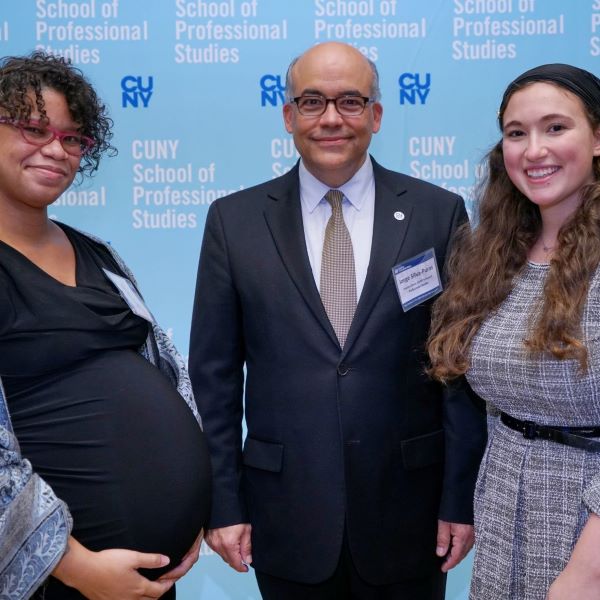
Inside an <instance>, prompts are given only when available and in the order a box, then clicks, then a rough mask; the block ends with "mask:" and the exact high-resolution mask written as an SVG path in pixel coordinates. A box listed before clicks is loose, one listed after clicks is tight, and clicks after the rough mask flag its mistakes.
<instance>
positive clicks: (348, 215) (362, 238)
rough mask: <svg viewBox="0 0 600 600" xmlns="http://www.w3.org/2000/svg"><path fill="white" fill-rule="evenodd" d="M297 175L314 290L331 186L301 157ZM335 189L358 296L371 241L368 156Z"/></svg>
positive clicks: (372, 204)
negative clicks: (351, 253)
mask: <svg viewBox="0 0 600 600" xmlns="http://www.w3.org/2000/svg"><path fill="white" fill-rule="evenodd" d="M299 177H300V204H301V207H302V222H303V224H304V237H305V239H306V249H307V251H308V258H309V260H310V266H311V268H312V272H313V277H314V278H315V283H316V284H317V289H319V288H320V282H321V258H322V254H323V241H324V240H325V228H326V227H327V221H328V220H329V217H330V216H331V205H330V204H329V202H327V200H325V194H326V193H327V192H328V191H329V190H330V189H332V188H330V187H329V186H327V185H325V184H324V183H322V182H321V181H319V180H318V179H317V178H316V177H314V175H312V174H311V173H310V172H309V171H308V170H307V168H306V167H305V166H304V163H303V162H302V160H301V161H300V168H299ZM334 189H338V190H340V191H341V192H342V194H344V199H343V201H342V212H343V214H344V221H345V223H346V227H347V228H348V231H349V233H350V238H351V240H352V249H353V251H354V270H355V273H356V297H357V299H359V298H360V294H361V292H362V289H363V287H364V284H365V279H366V277H367V269H368V267H369V259H370V257H371V243H372V241H373V220H374V215H375V179H374V177H373V164H372V162H371V159H370V158H369V157H368V156H367V159H366V160H365V162H364V163H363V164H362V166H361V167H360V169H359V170H358V171H357V172H356V173H355V174H354V176H353V177H352V179H350V180H349V181H347V182H346V183H345V184H344V185H342V186H340V187H339V188H334Z"/></svg>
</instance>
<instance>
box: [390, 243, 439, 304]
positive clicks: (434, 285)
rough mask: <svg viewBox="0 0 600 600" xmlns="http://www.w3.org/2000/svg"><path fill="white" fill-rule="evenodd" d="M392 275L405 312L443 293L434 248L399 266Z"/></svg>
mask: <svg viewBox="0 0 600 600" xmlns="http://www.w3.org/2000/svg"><path fill="white" fill-rule="evenodd" d="M392 274H393V275H394V281H395V282H396V289H397V290H398V296H400V302H401V304H402V310H404V312H407V311H409V310H410V309H411V308H413V306H417V305H418V304H421V303H422V302H425V300H429V298H432V297H433V296H435V295H436V294H439V293H440V292H441V291H442V282H441V280H440V273H439V271H438V266H437V261H436V260H435V252H434V250H433V248H429V250H425V252H421V254H417V256H413V257H412V258H409V259H408V260H405V261H403V262H401V263H399V264H397V265H396V266H395V267H394V268H393V269H392Z"/></svg>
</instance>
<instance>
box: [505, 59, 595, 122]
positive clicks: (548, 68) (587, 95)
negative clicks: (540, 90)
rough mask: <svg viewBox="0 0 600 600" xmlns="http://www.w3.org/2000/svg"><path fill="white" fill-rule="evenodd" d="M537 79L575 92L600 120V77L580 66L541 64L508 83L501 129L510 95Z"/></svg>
mask: <svg viewBox="0 0 600 600" xmlns="http://www.w3.org/2000/svg"><path fill="white" fill-rule="evenodd" d="M535 81H540V82H544V81H547V82H549V83H555V84H557V85H559V86H560V87H563V88H565V89H567V90H568V91H570V92H573V94H575V95H576V96H578V97H579V98H580V99H581V101H582V102H583V103H584V104H585V107H586V108H587V109H588V110H589V111H590V112H591V113H592V114H593V115H594V116H597V117H598V119H599V120H600V79H598V78H597V77H596V76H595V75H593V74H592V73H590V72H589V71H585V70H584V69H580V68H579V67H573V66H572V65H565V64H560V63H555V64H550V65H541V66H539V67H535V68H533V69H530V70H529V71H525V73H523V74H522V75H519V76H518V77H517V78H516V79H515V80H514V81H512V82H511V83H509V84H508V87H507V88H506V91H505V92H504V96H502V102H501V104H500V110H499V111H498V124H499V125H500V129H501V130H502V117H503V115H504V111H505V110H506V105H507V104H508V101H509V99H510V97H511V96H512V95H513V94H514V92H516V91H517V90H518V89H520V88H522V87H523V86H524V85H525V84H527V83H533V82H535Z"/></svg>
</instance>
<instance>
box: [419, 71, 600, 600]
mask: <svg viewBox="0 0 600 600" xmlns="http://www.w3.org/2000/svg"><path fill="white" fill-rule="evenodd" d="M498 118H499V125H500V130H501V132H502V139H501V140H500V141H499V142H498V143H497V144H496V145H495V147H494V148H493V149H492V150H491V152H490V153H489V155H488V157H487V176H486V179H485V181H484V182H483V183H482V185H481V187H480V189H479V194H478V197H477V200H476V208H477V214H476V224H475V226H474V228H473V230H472V231H471V230H469V229H467V228H465V229H464V230H463V231H462V233H461V236H460V239H459V241H458V244H457V246H456V251H455V252H454V255H453V257H452V259H451V261H450V264H449V277H450V284H449V285H448V288H447V289H446V291H445V292H444V294H442V296H441V297H440V298H439V299H438V301H437V303H436V305H435V310H434V318H433V324H432V331H431V336H430V340H429V354H430V357H431V374H432V375H433V376H434V377H436V378H437V379H439V380H442V381H450V380H452V379H456V378H460V377H462V376H463V375H466V378H467V380H468V381H469V383H470V385H471V386H472V388H473V389H474V391H475V392H476V393H478V394H479V395H480V396H481V397H482V398H484V399H485V400H486V401H487V404H488V410H489V420H488V421H489V439H488V445H487V450H486V454H485V456H484V459H483V462H482V465H481V469H480V473H479V479H478V484H477V489H476V496H475V546H476V550H475V559H474V570H473V578H472V583H471V598H472V600H500V599H502V600H505V599H514V600H517V599H518V600H544V599H548V600H567V599H573V598H577V600H591V599H592V598H594V599H598V598H600V516H598V515H599V514H600V268H599V263H600V183H599V181H600V80H598V79H597V78H596V77H595V76H594V75H592V74H591V73H589V72H587V71H584V70H581V69H578V68H576V67H573V66H570V65H563V64H551V65H543V66H540V67H537V68H534V69H532V70H530V71H527V72H526V73H523V74H522V75H520V76H519V77H517V79H515V80H514V81H513V82H512V83H511V84H510V85H509V86H508V88H507V89H506V91H505V93H504V97H503V98H502V103H501V105H500V110H499V117H498Z"/></svg>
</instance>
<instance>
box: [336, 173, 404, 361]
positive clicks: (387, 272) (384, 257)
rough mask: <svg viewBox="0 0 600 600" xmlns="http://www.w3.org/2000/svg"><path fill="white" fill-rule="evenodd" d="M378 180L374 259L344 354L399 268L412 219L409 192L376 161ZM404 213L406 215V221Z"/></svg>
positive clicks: (373, 247) (376, 180) (370, 262)
mask: <svg viewBox="0 0 600 600" xmlns="http://www.w3.org/2000/svg"><path fill="white" fill-rule="evenodd" d="M373 171H374V176H375V215H374V222H373V242H372V244H371V258H370V260H369V268H368V269H367V277H366V280H365V285H364V287H363V291H362V293H361V296H360V299H359V302H358V306H357V307H356V313H355V314H354V320H353V321H352V326H351V327H350V331H349V332H348V339H347V340H346V345H345V346H344V354H346V353H347V352H348V350H349V349H350V348H351V346H352V344H353V343H354V341H355V340H356V339H357V337H358V336H359V334H360V332H361V330H362V328H363V327H364V325H365V323H366V321H367V318H368V317H369V315H370V314H371V312H372V311H373V308H374V306H375V303H376V302H377V299H378V298H379V296H380V295H381V292H382V291H383V288H384V287H385V285H386V283H387V282H388V279H389V278H390V277H391V276H392V267H393V266H394V265H395V264H396V262H397V258H398V255H399V254H400V249H401V247H402V244H403V242H404V239H405V237H406V233H407V231H408V227H409V224H410V219H411V215H412V203H411V202H410V200H409V199H408V198H407V197H406V196H405V194H406V188H404V187H403V186H401V185H399V184H398V183H397V182H396V181H395V180H391V179H389V178H388V177H386V176H385V170H384V169H382V168H381V167H380V166H379V165H378V164H377V163H376V162H375V161H373ZM400 213H402V215H403V218H401V219H400V218H398V217H401V215H400Z"/></svg>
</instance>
